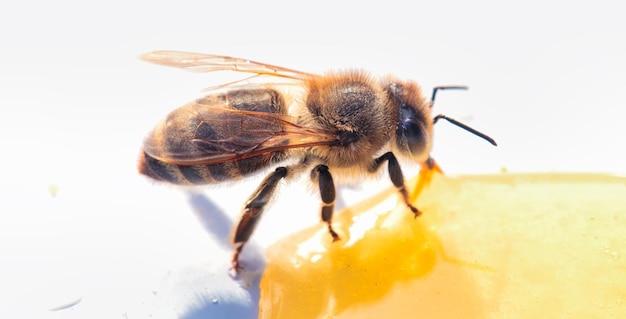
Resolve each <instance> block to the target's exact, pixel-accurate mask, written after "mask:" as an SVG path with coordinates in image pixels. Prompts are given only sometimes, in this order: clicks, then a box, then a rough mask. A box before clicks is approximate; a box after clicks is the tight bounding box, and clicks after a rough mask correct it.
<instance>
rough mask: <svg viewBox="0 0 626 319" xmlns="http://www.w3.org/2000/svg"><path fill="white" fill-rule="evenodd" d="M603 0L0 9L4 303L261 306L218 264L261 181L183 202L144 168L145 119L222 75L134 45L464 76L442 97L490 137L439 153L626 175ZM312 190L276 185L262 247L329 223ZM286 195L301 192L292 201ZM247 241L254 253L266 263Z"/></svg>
mask: <svg viewBox="0 0 626 319" xmlns="http://www.w3.org/2000/svg"><path fill="white" fill-rule="evenodd" d="M612 3H613V2H609V1H607V2H594V3H593V4H589V5H582V4H573V3H568V2H558V1H557V2H546V1H525V2H523V3H520V4H504V3H502V2H496V1H493V2H490V1H480V2H476V1H472V2H460V1H459V2H435V1H428V2H424V3H410V4H409V2H400V1H384V2H381V3H375V4H371V5H370V4H364V3H362V2H357V1H344V2H341V1H309V2H302V3H300V2H288V1H284V2H282V1H263V2H254V3H253V2H250V3H247V2H239V1H221V2H215V3H210V2H203V3H200V2H198V3H194V2H185V1H179V2H177V3H174V2H171V3H165V4H158V3H154V2H147V1H145V2H139V1H135V2H128V1H107V2H100V3H87V2H78V1H67V0H61V1H52V2H48V1H22V2H19V4H17V2H15V3H14V4H2V5H0V35H1V37H0V152H1V156H0V163H1V164H2V166H1V167H2V168H3V172H2V174H1V176H2V177H1V178H0V314H4V313H7V315H4V316H3V317H8V315H9V314H10V315H12V317H13V318H17V317H44V318H48V317H49V318H57V317H59V318H60V317H63V318H65V317H76V318H124V317H128V318H146V317H148V316H152V318H155V317H165V318H168V317H173V316H175V315H179V316H186V317H187V318H195V317H200V316H201V315H208V314H215V313H219V312H220V311H221V312H222V313H229V311H244V314H248V315H250V316H254V313H255V311H256V309H255V306H254V305H255V304H256V299H255V298H258V297H255V293H258V291H257V290H255V288H253V289H252V290H247V293H246V292H243V293H242V291H243V290H241V289H239V288H237V286H236V285H235V284H233V282H232V281H229V280H227V279H228V278H227V277H225V275H224V273H225V269H226V267H227V263H228V258H229V253H230V252H229V250H228V245H227V238H226V237H227V234H228V232H229V231H228V229H229V228H230V227H231V225H230V223H231V222H230V220H232V219H233V218H235V217H236V216H237V214H238V212H237V211H238V208H239V207H240V205H241V203H242V201H243V200H244V199H245V198H246V197H247V196H248V194H249V193H250V192H251V191H252V189H253V188H254V186H255V185H254V184H255V182H256V181H258V179H256V180H253V181H252V182H251V183H244V184H238V185H235V186H232V187H229V188H226V189H225V190H224V189H221V190H217V189H215V190H207V191H204V192H203V193H200V194H197V195H195V197H193V199H190V198H192V197H190V196H191V195H189V194H188V193H185V192H181V191H178V190H176V189H173V188H169V187H161V186H156V185H154V184H152V183H150V182H148V181H146V180H145V179H143V178H141V177H139V176H138V174H137V173H136V170H135V166H136V158H137V154H138V152H139V149H140V147H141V142H142V139H143V137H144V136H145V135H146V134H147V132H149V131H150V129H151V128H152V126H153V125H154V124H156V123H157V122H158V121H159V120H160V118H161V117H163V116H164V115H165V114H167V113H168V112H169V111H170V110H172V109H173V108H175V107H177V106H180V105H182V104H184V103H185V102H187V101H189V100H190V99H192V98H194V97H195V96H197V95H198V94H199V91H200V89H202V88H203V87H206V86H210V85H212V84H217V83H219V82H220V75H201V74H200V75H199V74H189V73H186V72H183V71H179V70H175V69H168V68H164V67H158V66H154V65H150V64H148V63H144V62H141V61H139V60H138V59H137V56H138V55H139V54H141V53H143V52H146V51H151V50H158V49H172V50H184V51H197V52H206V53H215V54H225V55H232V56H240V57H245V58H250V59H254V60H257V61H263V62H267V63H272V64H279V65H282V66H286V67H289V68H294V69H300V70H303V71H311V72H323V71H324V70H326V69H329V68H337V67H339V68H341V67H344V68H346V67H357V68H364V69H367V70H371V71H372V72H374V73H375V74H385V73H392V74H396V75H398V76H400V77H404V78H411V79H414V80H416V81H418V82H419V83H421V85H422V86H423V88H424V91H425V93H426V94H428V95H429V94H430V90H431V88H432V87H433V86H436V85H445V84H464V85H468V86H469V87H470V90H469V91H467V92H462V91H454V92H442V93H441V94H440V95H439V96H438V101H437V104H436V105H435V108H436V111H435V112H438V113H445V114H447V115H449V116H451V117H454V118H457V119H459V120H462V121H464V122H466V123H467V124H469V125H471V126H473V127H475V128H477V129H479V130H481V131H483V132H486V133H488V134H489V135H491V136H492V137H494V138H495V139H496V140H497V141H498V144H499V146H498V147H497V148H493V147H491V146H490V145H489V144H487V143H485V142H484V141H482V140H480V139H478V138H476V137H474V136H472V135H470V134H467V133H466V132H463V131H462V130H460V129H458V128H456V127H454V126H452V125H450V124H447V123H445V122H442V123H438V124H437V126H436V128H435V129H436V131H435V132H436V138H435V150H434V152H433V156H434V157H435V158H436V159H437V160H438V162H439V163H440V165H441V166H442V167H443V168H444V170H446V172H447V173H450V174H456V173H498V172H500V171H501V170H502V169H506V170H508V171H509V172H537V171H540V172H552V171H575V172H608V173H616V174H623V173H625V172H626V169H624V162H625V161H624V158H625V156H624V151H623V150H624V149H626V138H625V136H626V128H625V126H624V124H623V122H624V120H625V119H626V89H625V88H626V62H625V59H624V57H626V45H625V44H626V42H625V41H626V40H625V39H626V22H624V20H623V8H622V6H621V5H619V4H616V5H615V6H613V5H612ZM406 171H407V175H410V174H412V173H408V172H413V173H414V172H415V168H413V170H411V169H410V167H407V168H406ZM384 181H385V182H386V180H384ZM305 188H306V187H305V186H302V185H294V187H290V188H289V189H287V187H285V190H284V192H285V193H287V194H283V196H279V198H280V200H279V203H277V204H276V205H275V206H274V208H273V209H272V210H271V213H270V214H268V216H266V218H265V219H264V223H263V224H262V226H261V227H260V228H259V230H258V233H256V234H255V237H254V239H255V242H256V243H259V244H260V246H261V247H263V246H265V245H267V244H268V243H271V242H272V241H273V240H275V239H276V238H279V237H281V236H285V235H287V234H288V233H289V232H290V231H292V230H293V228H292V227H296V228H301V227H304V226H308V225H312V224H314V223H317V222H318V216H317V206H316V205H317V202H316V200H315V198H311V197H312V196H309V195H307V194H306V190H305ZM55 189H56V190H58V192H57V194H56V196H52V194H51V190H55ZM208 198H212V199H213V200H214V201H215V202H216V203H217V204H218V205H219V206H220V207H222V208H223V211H222V210H215V211H213V210H211V209H210V208H211V204H210V203H209V202H208V201H207V199H208ZM290 199H291V200H290ZM290 203H291V204H290ZM293 203H299V205H301V206H303V209H301V210H300V211H297V214H296V213H291V214H290V209H289V207H293V205H294V204H293ZM302 203H304V204H302ZM193 207H196V208H197V209H195V210H194V208H193ZM281 207H282V208H283V209H281ZM207 212H208V213H207ZM222 212H224V213H223V214H222ZM288 225H293V226H288ZM225 229H226V230H225ZM253 248H254V247H252V246H251V248H250V249H249V252H250V253H251V254H250V255H249V258H252V259H254V258H257V259H259V258H260V257H259V251H258V250H256V257H255V256H253V255H254V253H255V249H253ZM246 258H248V257H246ZM260 263H261V262H260ZM259 265H262V263H261V264H259ZM259 267H262V266H259ZM252 268H254V267H252ZM251 278H255V277H254V276H252V277H251ZM257 278H258V277H257ZM251 285H252V287H255V284H254V282H252V283H251ZM250 291H251V292H250ZM255 291H256V292H255ZM76 302H78V303H77V304H75V305H74V306H71V307H67V308H66V309H62V310H57V311H50V310H49V309H53V308H58V307H62V306H64V305H71V304H74V303H76ZM190 309H199V310H197V311H196V312H194V311H193V310H190ZM233 309H234V310H233ZM242 309H244V310H242ZM245 309H248V310H245ZM246 311H247V312H246Z"/></svg>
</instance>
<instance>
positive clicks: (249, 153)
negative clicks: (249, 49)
mask: <svg viewBox="0 0 626 319" xmlns="http://www.w3.org/2000/svg"><path fill="white" fill-rule="evenodd" d="M141 59H143V60H145V61H147V62H151V63H155V64H159V65H164V66H170V67H176V68H181V69H185V70H189V71H195V72H215V71H234V72H242V73H248V74H250V75H249V76H248V77H246V78H244V79H242V80H238V81H234V82H230V83H227V84H224V85H221V86H219V87H216V88H213V90H212V91H211V92H210V93H209V94H208V95H206V96H204V97H202V98H199V99H197V100H195V101H193V102H191V103H188V104H186V105H184V106H182V107H180V108H178V109H175V110H174V111H172V112H171V113H170V114H169V115H167V117H166V118H165V119H164V120H163V121H162V122H161V123H159V124H158V125H157V126H156V127H155V128H154V129H153V131H152V132H151V133H150V134H149V135H148V136H147V138H146V139H145V141H144V144H143V150H142V151H141V155H140V159H139V164H138V169H139V172H140V173H141V174H143V175H146V176H148V177H150V178H152V179H155V180H158V181H163V182H168V183H172V184H179V185H203V184H217V183H220V182H225V181H233V180H238V179H241V178H244V177H247V176H250V175H252V174H255V173H257V172H259V171H261V170H263V169H266V168H270V167H273V166H277V167H276V168H275V169H274V170H273V171H272V172H271V173H269V174H268V175H267V176H266V177H265V179H263V181H262V182H261V184H260V185H259V186H258V187H257V188H256V190H255V191H254V192H253V193H252V195H251V196H250V197H249V198H248V200H247V201H246V202H245V204H244V207H243V209H242V213H241V217H240V219H239V221H238V223H237V226H236V228H235V231H234V236H233V239H232V241H233V245H234V252H233V256H232V260H231V266H232V269H234V270H235V272H237V271H238V270H239V269H241V268H242V267H241V265H240V262H239V255H240V254H241V251H242V249H243V247H244V245H245V244H246V242H247V241H248V240H249V239H250V236H251V235H252V233H253V231H254V229H255V227H256V226H257V224H258V222H259V220H260V218H261V216H262V214H263V211H264V208H265V207H266V205H267V204H268V202H269V201H270V199H271V198H272V197H273V195H275V193H276V190H277V187H278V185H279V182H280V181H281V180H283V179H286V180H287V179H291V178H293V177H296V176H300V175H301V174H304V173H308V174H310V179H311V181H312V183H313V184H314V185H316V186H317V188H319V195H320V198H321V208H320V213H321V219H322V221H323V222H324V223H325V224H326V226H327V228H328V232H329V234H330V236H331V237H332V240H333V242H334V241H337V240H339V235H338V234H337V233H336V232H335V230H334V229H333V226H332V217H333V210H334V201H335V180H336V179H337V180H341V179H346V178H354V177H357V178H362V177H365V176H366V175H373V174H375V173H377V172H378V171H379V170H380V169H381V167H383V166H384V165H385V164H386V165H387V170H388V175H389V178H390V179H391V183H392V184H393V185H394V186H395V187H396V188H397V190H398V192H399V194H400V197H401V199H402V200H403V202H404V204H405V205H406V206H407V207H408V208H409V209H410V210H411V212H412V213H413V214H414V215H415V216H416V217H417V216H419V215H420V211H419V210H418V209H417V208H416V207H415V206H413V205H412V204H411V203H410V201H409V194H408V191H407V187H406V185H405V183H404V177H403V174H402V170H401V168H400V164H399V162H398V159H397V157H400V158H405V159H409V160H412V161H415V162H418V163H421V164H422V165H426V166H428V167H431V168H432V167H433V165H434V161H433V160H432V158H431V157H430V156H429V154H430V151H431V148H432V140H433V124H434V123H436V122H437V121H438V120H440V119H445V120H447V121H449V122H451V123H452V124H455V125H457V126H459V127H461V128H463V129H465V130H467V131H469V132H471V133H473V134H475V135H477V136H479V137H481V138H483V139H485V140H487V141H489V142H490V143H491V144H493V145H496V142H495V141H494V140H493V139H491V138H490V137H489V136H487V135H485V134H483V133H481V132H479V131H476V130H474V129H472V128H470V127H468V126H467V125H465V124H463V123H461V122H458V121H456V120H454V119H452V118H449V117H447V116H445V115H437V116H435V117H432V115H431V112H432V107H433V102H434V100H435V95H436V93H437V91H438V90H441V89H464V88H465V87H460V86H444V87H436V88H434V89H433V92H432V97H431V99H430V100H427V99H426V98H425V97H424V95H423V94H422V92H421V89H420V87H419V86H418V84H417V83H415V82H412V81H407V80H402V79H398V78H396V77H393V76H386V77H373V76H371V75H370V74H368V73H367V72H364V71H358V70H345V71H335V72H329V73H326V74H324V75H318V74H312V73H306V72H301V71H296V70H292V69H288V68H284V67H280V66H276V65H271V64H266V63H260V62H255V61H251V60H248V59H241V58H234V57H228V56H221V55H211V54H199V53H188V52H178V51H155V52H149V53H146V54H144V55H142V56H141ZM259 79H263V81H258V80H259ZM289 88H296V89H300V93H299V94H295V95H297V96H296V97H294V96H293V95H294V93H293V90H289ZM289 160H291V161H290V163H288V164H283V163H286V162H289ZM281 164H283V165H281Z"/></svg>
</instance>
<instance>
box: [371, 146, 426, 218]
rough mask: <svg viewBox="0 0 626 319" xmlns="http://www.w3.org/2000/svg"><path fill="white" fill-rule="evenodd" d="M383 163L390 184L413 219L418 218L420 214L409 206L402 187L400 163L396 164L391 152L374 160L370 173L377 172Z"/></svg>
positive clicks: (406, 194)
mask: <svg viewBox="0 0 626 319" xmlns="http://www.w3.org/2000/svg"><path fill="white" fill-rule="evenodd" d="M384 161H387V168H388V169H389V178H390V179H391V183H393V185H394V186H395V187H396V188H397V189H398V192H400V195H402V199H403V200H404V203H405V204H406V206H408V207H409V209H410V210H411V211H412V212H413V214H414V215H415V217H417V216H419V215H420V214H421V212H420V211H419V210H418V209H417V208H416V207H415V206H413V205H411V202H410V200H409V192H408V191H407V189H406V185H404V176H403V175H402V169H401V168H400V163H398V160H397V159H396V156H395V155H393V153H392V152H387V153H385V154H383V155H381V156H380V157H379V158H377V159H375V160H374V163H373V165H372V167H370V172H375V171H377V170H378V168H379V167H380V165H381V164H382V163H383V162H384Z"/></svg>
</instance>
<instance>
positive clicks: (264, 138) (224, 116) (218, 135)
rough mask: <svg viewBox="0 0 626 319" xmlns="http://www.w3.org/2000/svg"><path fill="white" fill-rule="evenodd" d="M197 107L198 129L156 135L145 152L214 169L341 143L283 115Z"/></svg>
mask: <svg viewBox="0 0 626 319" xmlns="http://www.w3.org/2000/svg"><path fill="white" fill-rule="evenodd" d="M194 104H197V103H194ZM197 106H198V108H197V110H198V112H197V113H195V114H192V116H193V118H194V120H193V121H192V122H193V123H194V124H193V125H194V126H193V129H186V130H182V131H180V132H171V131H168V132H164V133H163V134H152V137H150V138H149V139H148V140H146V141H145V143H144V151H145V152H146V153H147V154H148V155H150V156H151V157H154V158H156V159H158V160H160V161H163V162H166V163H171V164H177V165H185V166H190V165H210V164H218V163H223V162H229V161H235V160H240V159H244V158H249V157H254V156H259V155H264V154H268V153H272V152H278V151H283V150H287V149H292V148H303V147H310V146H317V145H329V144H332V143H334V142H335V141H336V139H337V138H336V135H334V134H332V133H331V132H328V131H325V130H322V129H316V128H310V127H304V126H301V125H299V124H296V123H295V118H293V117H291V116H288V115H284V114H277V113H266V112H255V111H242V110H236V109H226V108H220V107H211V106H207V105H204V104H198V105H197ZM183 121H187V122H189V120H183ZM174 126H176V125H174ZM164 145H165V147H164Z"/></svg>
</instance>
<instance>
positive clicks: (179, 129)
mask: <svg viewBox="0 0 626 319" xmlns="http://www.w3.org/2000/svg"><path fill="white" fill-rule="evenodd" d="M233 110H243V111H255V112H264V113H278V114H285V113H286V108H285V105H284V101H283V99H282V97H281V95H280V93H278V92H277V91H275V90H272V89H254V90H233V91H229V92H226V93H219V94H213V95H209V96H206V97H203V98H200V99H198V100H196V101H195V102H192V103H189V104H187V105H185V106H182V107H180V108H178V109H176V110H174V111H173V112H171V113H170V114H168V116H167V117H166V118H165V119H164V120H163V121H162V122H161V123H159V124H158V125H157V126H156V127H155V129H154V130H153V131H152V132H151V133H150V135H149V136H148V137H147V138H146V140H145V142H144V149H143V150H142V152H141V155H140V158H139V172H140V173H141V174H144V175H146V176H148V177H151V178H153V179H156V180H161V181H166V182H170V183H174V184H181V185H199V184H212V183H219V182H222V181H228V180H235V179H239V178H242V177H245V176H247V175H250V174H253V173H255V172H257V171H258V170H260V169H263V168H265V167H267V166H268V165H272V164H275V163H277V162H280V161H282V160H284V159H285V158H286V157H287V154H286V151H285V150H276V151H272V152H269V153H264V154H261V155H257V156H253V157H246V152H247V151H248V150H249V149H251V148H252V147H254V145H255V143H259V141H262V138H263V134H255V133H254V132H258V131H268V132H271V131H278V130H281V128H282V127H281V123H280V122H276V121H263V122H261V121H253V122H250V121H246V119H245V118H244V117H242V116H241V115H240V114H239V113H238V112H236V111H235V112H233ZM250 126H257V127H250ZM203 162H204V163H206V162H211V164H203Z"/></svg>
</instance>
